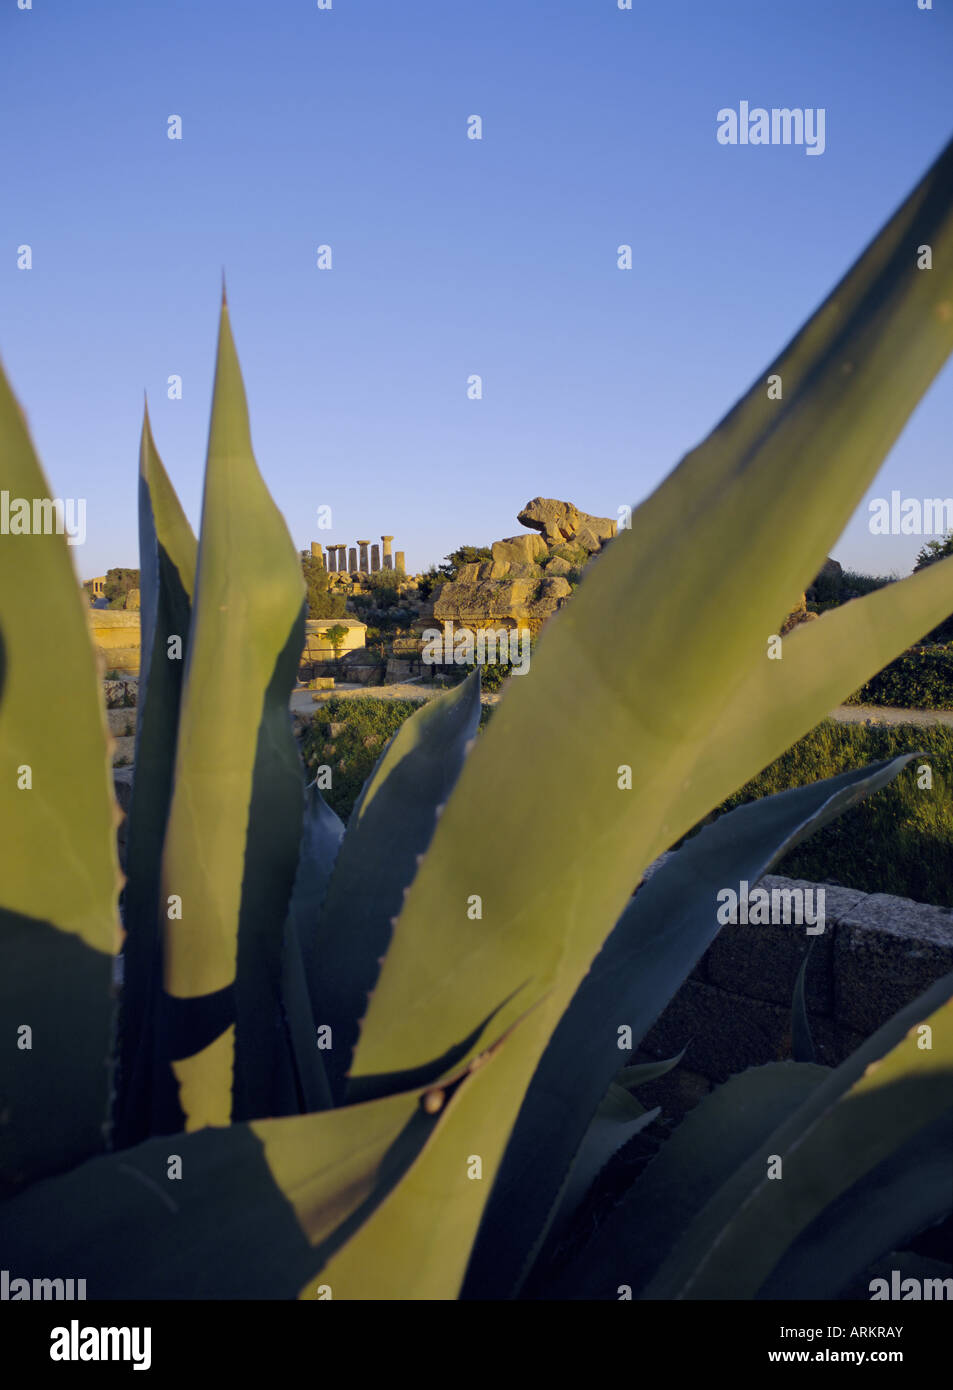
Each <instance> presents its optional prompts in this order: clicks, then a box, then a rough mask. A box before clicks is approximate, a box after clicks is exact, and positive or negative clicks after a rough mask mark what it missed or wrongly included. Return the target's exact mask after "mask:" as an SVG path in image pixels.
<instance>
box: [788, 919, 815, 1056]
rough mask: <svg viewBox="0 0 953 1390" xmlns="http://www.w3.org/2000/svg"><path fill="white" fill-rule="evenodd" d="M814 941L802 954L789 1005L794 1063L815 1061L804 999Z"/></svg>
mask: <svg viewBox="0 0 953 1390" xmlns="http://www.w3.org/2000/svg"><path fill="white" fill-rule="evenodd" d="M816 940H817V937H812V939H811V942H810V945H809V946H808V948H807V950H806V951H805V952H804V959H803V960H802V961H801V968H800V970H799V971H798V972H797V979H796V981H795V982H794V1002H793V1003H792V1005H791V1056H792V1057H793V1058H794V1060H795V1062H816V1061H817V1055H816V1053H815V1051H814V1039H813V1038H812V1037H811V1024H810V1021H809V1019H808V1016H807V1001H806V999H805V990H806V987H807V966H808V961H809V960H810V959H811V952H812V950H813V949H814V942H815V941H816Z"/></svg>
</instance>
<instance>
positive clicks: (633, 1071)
mask: <svg viewBox="0 0 953 1390" xmlns="http://www.w3.org/2000/svg"><path fill="white" fill-rule="evenodd" d="M570 1007H572V1006H571V1005H570ZM687 1051H688V1044H687V1043H686V1045H685V1046H684V1047H683V1048H682V1050H681V1052H679V1053H678V1054H677V1056H675V1057H668V1058H666V1060H665V1061H664V1062H636V1063H635V1065H634V1066H631V1067H622V1068H621V1069H620V1070H619V1071H618V1072H617V1073H616V1078H615V1079H616V1081H617V1083H618V1084H619V1085H620V1086H625V1087H627V1088H628V1089H629V1090H633V1091H634V1090H635V1088H636V1087H637V1086H647V1085H648V1083H649V1082H650V1081H657V1080H658V1079H659V1077H661V1076H667V1075H668V1073H669V1072H670V1071H674V1070H675V1068H676V1067H677V1066H678V1064H679V1062H680V1061H681V1060H682V1058H683V1057H684V1056H685V1053H686V1052H687Z"/></svg>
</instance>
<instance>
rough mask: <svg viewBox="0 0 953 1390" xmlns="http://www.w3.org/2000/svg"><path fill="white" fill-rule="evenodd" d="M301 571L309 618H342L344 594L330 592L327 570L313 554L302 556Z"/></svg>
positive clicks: (345, 600)
mask: <svg viewBox="0 0 953 1390" xmlns="http://www.w3.org/2000/svg"><path fill="white" fill-rule="evenodd" d="M301 573H302V574H303V575H304V582H305V586H306V588H307V590H308V617H309V618H342V617H343V616H344V614H345V612H346V610H347V599H346V597H345V596H344V594H332V593H331V587H330V581H329V579H328V572H327V570H326V569H325V568H324V566H323V565H322V564H321V562H320V561H319V560H317V559H316V558H315V557H314V556H313V555H305V556H302V559H301Z"/></svg>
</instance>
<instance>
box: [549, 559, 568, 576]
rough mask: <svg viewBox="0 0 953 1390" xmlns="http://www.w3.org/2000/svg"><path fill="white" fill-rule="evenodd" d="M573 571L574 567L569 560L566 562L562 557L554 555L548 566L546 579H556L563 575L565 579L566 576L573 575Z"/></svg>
mask: <svg viewBox="0 0 953 1390" xmlns="http://www.w3.org/2000/svg"><path fill="white" fill-rule="evenodd" d="M571 571H572V565H571V564H570V563H569V561H568V560H564V559H563V557H562V556H561V555H554V556H553V558H552V559H551V560H550V562H549V564H548V565H547V566H546V578H547V579H556V578H557V577H558V576H560V575H561V576H562V577H563V579H565V578H566V576H567V575H568V574H570V573H571Z"/></svg>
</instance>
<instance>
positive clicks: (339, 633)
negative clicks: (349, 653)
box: [324, 623, 347, 661]
mask: <svg viewBox="0 0 953 1390" xmlns="http://www.w3.org/2000/svg"><path fill="white" fill-rule="evenodd" d="M324 635H325V637H326V638H327V639H328V641H329V642H330V643H331V646H332V647H333V648H334V659H335V661H340V659H341V643H342V642H343V641H344V639H345V637H347V628H346V627H343V626H342V624H341V623H335V624H334V626H333V627H329V628H328V629H327V631H326V632H325V634H324Z"/></svg>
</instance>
